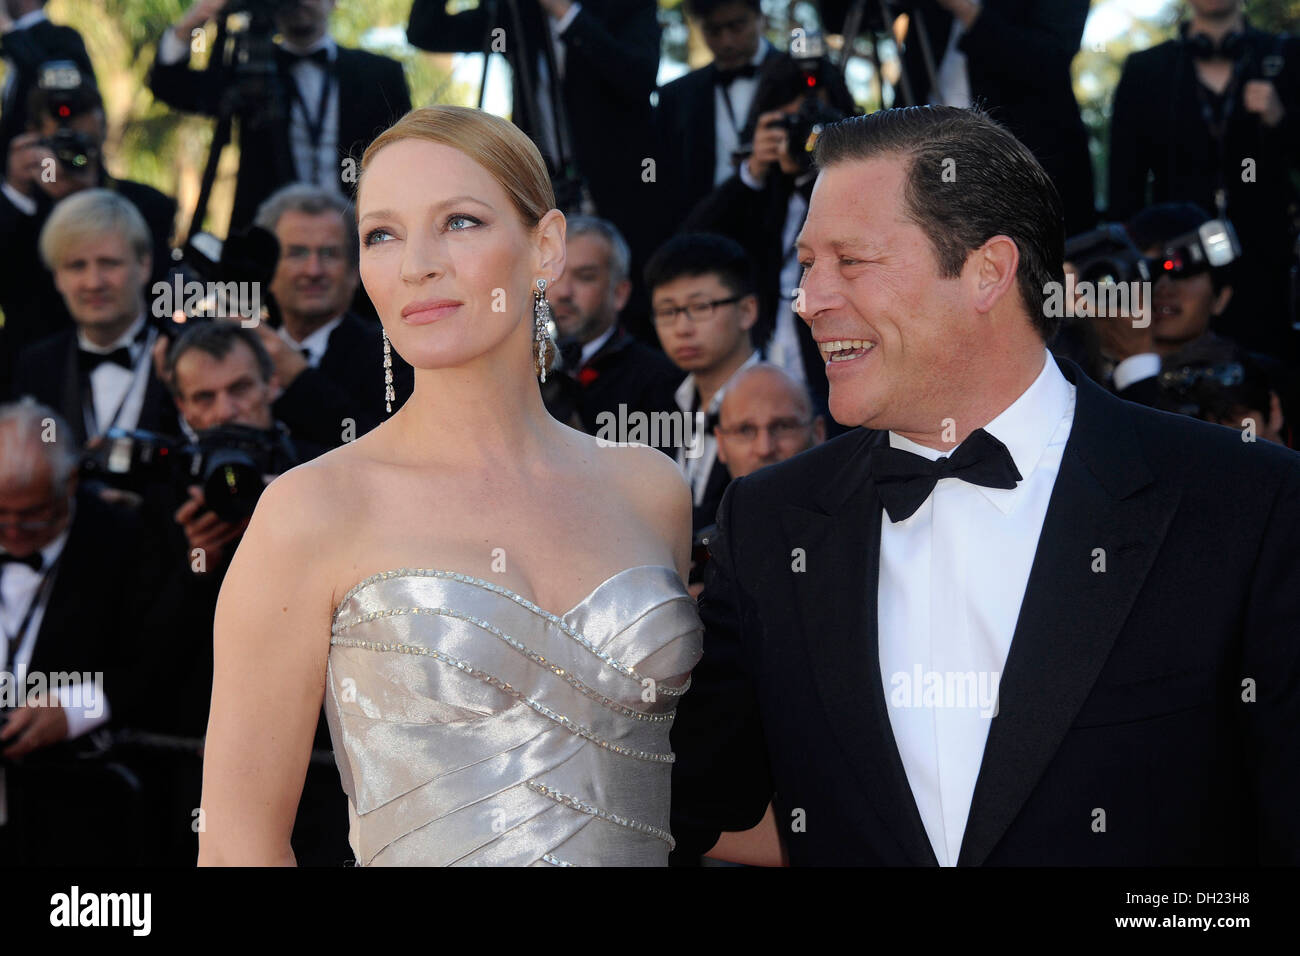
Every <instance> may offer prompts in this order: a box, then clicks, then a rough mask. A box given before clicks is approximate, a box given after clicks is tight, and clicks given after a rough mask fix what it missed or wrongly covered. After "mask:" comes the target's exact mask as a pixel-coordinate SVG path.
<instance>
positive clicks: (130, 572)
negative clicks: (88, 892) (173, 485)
mask: <svg viewBox="0 0 1300 956" xmlns="http://www.w3.org/2000/svg"><path fill="white" fill-rule="evenodd" d="M51 435H53V436H54V440H52V441H51V440H50V436H51ZM77 466H78V451H77V446H76V443H75V442H74V440H73V438H72V429H71V428H70V427H69V425H68V423H67V422H66V421H64V419H63V418H62V416H60V415H59V414H58V412H57V411H55V410H54V409H52V408H49V407H48V406H44V405H40V404H38V403H36V402H34V401H32V400H31V399H24V400H23V401H20V402H14V403H10V404H6V405H0V545H3V551H0V599H2V600H0V625H2V627H0V629H2V630H3V632H4V638H5V639H4V640H3V641H0V672H3V673H4V674H5V676H6V678H7V679H8V680H10V681H14V682H15V687H16V688H17V689H18V690H19V691H20V692H21V693H20V696H19V701H20V702H19V704H18V705H17V706H10V705H9V704H8V703H6V705H4V706H5V709H4V711H3V713H0V727H2V729H0V786H3V787H4V791H5V796H6V798H7V812H6V814H5V818H3V819H0V862H3V863H5V864H9V865H26V866H30V865H42V864H49V863H50V862H52V861H57V862H59V863H60V864H74V863H75V864H93V865H107V864H112V865H119V866H120V865H123V864H132V863H141V862H146V860H144V859H142V858H141V857H142V856H145V855H147V854H148V853H149V850H150V843H149V840H148V839H145V838H144V836H145V834H144V831H142V830H141V829H139V828H138V826H137V827H133V824H137V825H138V824H140V823H141V817H140V816H139V815H138V814H139V806H140V804H139V799H140V792H139V790H138V787H137V785H136V783H135V778H134V775H133V773H131V772H129V771H127V770H125V769H124V768H123V767H122V766H120V765H119V764H118V763H117V758H116V757H114V758H113V759H112V760H111V761H110V760H106V759H104V758H103V755H102V753H101V750H102V743H101V741H100V740H99V739H98V738H99V737H100V736H101V735H100V734H97V733H95V734H92V732H94V731H96V730H98V729H99V728H101V727H103V728H107V729H116V728H119V727H123V726H136V725H137V724H139V723H142V722H143V723H148V722H149V721H150V720H152V719H156V717H157V715H158V712H159V711H160V710H161V709H163V708H164V707H165V706H166V704H165V702H164V701H163V698H162V694H161V693H160V688H164V687H165V683H166V681H167V680H168V679H169V678H170V675H169V674H165V673H164V669H165V667H167V666H170V665H171V664H172V663H174V658H173V656H172V654H171V652H170V651H169V650H165V649H168V648H171V647H172V646H173V639H174V638H175V636H176V628H177V624H178V622H179V620H180V617H179V614H178V608H177V605H176V602H175V600H174V596H175V594H176V587H175V580H176V578H177V575H176V574H175V572H174V569H172V568H169V567H168V566H167V564H166V562H165V560H164V556H165V549H164V548H163V547H161V546H160V541H159V539H158V538H157V537H156V536H155V535H153V534H152V533H151V532H150V531H149V530H148V527H149V526H147V525H146V524H144V523H143V522H142V521H141V520H140V518H139V516H138V515H137V514H135V513H134V512H133V511H131V510H130V509H127V508H124V507H122V506H120V505H116V504H111V503H109V502H107V501H104V500H102V499H101V498H100V497H99V496H98V495H96V494H93V493H89V492H88V490H87V489H86V488H85V487H84V484H83V483H82V482H80V481H79V474H78V468H77ZM106 555H111V559H106ZM60 674H68V675H72V676H76V677H79V678H80V680H78V681H76V682H68V681H66V680H62V678H61V677H60V676H59V675H60ZM34 678H43V680H44V683H45V684H46V685H47V691H48V693H46V694H45V695H44V696H43V697H40V696H38V698H36V699H33V698H32V697H31V696H30V695H29V691H30V692H31V693H38V692H37V691H36V690H34V687H35V686H36V683H35V682H34V680H33V679H34ZM56 683H57V685H58V687H57V691H56V690H55V685H56ZM23 697H26V702H25V703H24V702H23Z"/></svg>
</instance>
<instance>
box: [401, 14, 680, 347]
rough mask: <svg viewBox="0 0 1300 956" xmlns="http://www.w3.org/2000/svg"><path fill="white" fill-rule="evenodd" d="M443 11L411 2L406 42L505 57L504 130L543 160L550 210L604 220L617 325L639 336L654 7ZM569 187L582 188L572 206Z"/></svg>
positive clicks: (649, 202)
mask: <svg viewBox="0 0 1300 956" xmlns="http://www.w3.org/2000/svg"><path fill="white" fill-rule="evenodd" d="M446 6H447V4H446V2H445V0H415V2H414V3H413V4H412V5H411V20H410V23H409V25H408V26H407V28H406V35H407V39H409V40H410V42H411V43H412V45H414V46H417V47H419V48H420V49H422V50H430V51H432V52H435V53H453V52H462V53H477V52H481V51H484V50H485V49H486V50H488V51H490V52H504V53H505V55H506V57H507V58H508V59H509V61H510V67H511V74H512V76H513V84H514V85H513V97H512V105H511V111H510V115H511V119H512V120H513V121H514V123H515V125H516V126H518V127H519V128H520V129H522V130H523V131H524V132H525V133H527V134H528V135H529V136H530V137H532V140H533V142H535V143H536V144H537V148H538V149H539V150H541V153H542V155H543V156H544V157H545V159H546V161H547V164H548V166H549V168H550V170H551V174H552V178H553V179H554V180H555V181H556V183H557V196H556V201H557V203H558V204H559V207H560V208H561V209H563V210H564V211H565V212H578V211H581V212H583V213H588V214H591V213H594V214H595V215H598V216H600V217H602V218H604V219H608V220H610V221H611V222H613V223H614V224H615V225H617V226H618V228H619V231H620V232H622V233H623V236H624V237H625V238H626V239H627V242H628V245H629V246H630V248H631V250H632V276H633V282H632V285H633V298H632V300H631V301H630V303H629V312H630V313H631V314H630V315H628V316H625V319H628V320H630V323H631V324H630V326H629V328H630V329H631V330H632V331H633V332H634V333H635V334H638V335H642V334H644V336H646V337H648V336H649V332H650V330H649V321H648V317H647V316H646V315H645V306H644V304H643V301H642V296H641V290H640V289H639V287H638V286H639V281H638V280H639V277H640V272H641V268H642V266H643V265H644V263H645V261H646V258H647V257H648V255H649V253H650V250H652V249H653V248H654V247H655V244H656V242H657V240H658V236H657V235H656V233H655V230H654V228H653V226H652V224H651V223H650V216H651V215H653V212H654V210H655V209H656V208H657V206H656V205H655V203H656V202H658V201H659V199H658V196H659V194H658V191H657V190H656V188H655V184H654V182H653V181H650V182H647V181H646V179H644V178H643V176H644V174H645V170H646V167H645V161H646V159H647V158H649V157H651V156H652V155H653V147H652V143H651V135H650V118H651V112H650V109H651V108H650V94H651V93H652V92H654V88H655V77H656V74H657V73H658V70H659V35H660V32H661V31H660V28H659V18H658V6H657V4H656V3H655V0H481V2H480V3H479V5H478V6H476V7H473V8H471V9H466V10H461V11H460V12H458V13H448V12H447V9H446ZM515 10H517V11H518V21H516V19H515V16H514V13H513V11H515ZM493 31H496V32H493ZM500 31H504V33H502V32H500ZM498 39H500V43H498V42H497V41H498ZM556 92H558V93H559V96H558V101H557V97H555V96H554V94H555V93H556ZM530 93H531V95H530ZM557 119H558V123H557ZM575 179H580V180H581V181H582V184H583V187H584V195H583V197H582V200H581V201H579V199H578V196H577V195H576V194H575V190H574V188H573V183H574V181H575ZM587 200H589V202H588V201H587Z"/></svg>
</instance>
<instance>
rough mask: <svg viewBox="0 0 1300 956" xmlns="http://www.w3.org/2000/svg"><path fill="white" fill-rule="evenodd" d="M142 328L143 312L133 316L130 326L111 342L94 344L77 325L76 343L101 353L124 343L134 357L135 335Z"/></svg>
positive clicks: (89, 350)
mask: <svg viewBox="0 0 1300 956" xmlns="http://www.w3.org/2000/svg"><path fill="white" fill-rule="evenodd" d="M142 328H144V314H143V313H141V314H140V315H137V316H136V317H135V321H134V322H132V323H131V326H130V328H128V329H127V330H126V331H125V332H123V333H122V334H121V335H120V336H118V337H117V339H116V340H115V341H114V342H112V343H111V344H110V345H96V344H95V343H94V342H92V341H90V339H88V338H86V333H85V332H83V331H82V330H81V328H80V327H78V328H77V344H78V345H80V346H81V347H82V348H83V349H85V350H86V351H87V352H99V353H100V354H101V355H107V354H108V353H109V352H111V351H113V350H114V349H116V348H120V347H121V346H123V345H125V346H126V347H127V348H128V349H130V351H131V357H132V358H135V357H136V354H137V353H136V350H135V344H136V343H135V337H136V335H138V334H139V332H140V330H141V329H142Z"/></svg>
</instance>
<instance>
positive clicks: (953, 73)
mask: <svg viewBox="0 0 1300 956" xmlns="http://www.w3.org/2000/svg"><path fill="white" fill-rule="evenodd" d="M973 2H974V4H975V5H976V6H979V5H980V0H973ZM965 32H966V27H965V25H964V24H963V23H962V22H961V21H960V20H958V19H957V18H956V17H953V19H952V32H951V33H949V34H948V47H947V49H945V50H944V52H943V58H942V59H941V60H940V61H939V63H938V65H937V66H936V67H935V73H936V76H935V83H936V88H935V89H933V90H931V91H930V102H931V103H935V104H938V105H946V106H958V107H960V108H962V109H964V110H967V109H970V106H971V93H970V73H969V72H968V71H967V69H966V54H965V53H962V52H961V50H959V49H957V41H958V40H960V39H961V38H962V36H963V35H964V34H965Z"/></svg>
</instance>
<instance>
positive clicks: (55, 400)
mask: <svg viewBox="0 0 1300 956" xmlns="http://www.w3.org/2000/svg"><path fill="white" fill-rule="evenodd" d="M145 362H146V364H147V366H148V369H149V372H148V374H149V381H148V383H147V384H146V385H145V392H144V402H143V404H142V405H141V406H140V418H139V421H138V422H137V423H136V426H135V427H136V428H137V429H140V430H143V431H150V432H158V433H161V434H163V435H171V436H173V437H178V436H179V435H180V416H179V415H178V413H177V411H176V403H175V401H174V400H173V399H172V396H171V392H169V391H168V390H167V386H166V385H164V384H163V381H162V379H160V378H159V377H158V376H157V374H155V372H154V367H153V359H152V358H150V357H149V356H147V355H146V356H145ZM90 388H91V384H90V379H89V377H88V376H83V375H82V374H81V372H80V369H79V366H78V360H77V331H76V329H75V328H71V329H64V330H63V331H62V332H59V333H57V334H55V335H52V336H50V337H48V338H45V339H42V340H41V341H40V342H37V343H36V344H35V345H31V346H28V347H27V348H26V349H24V350H23V352H22V353H21V354H20V355H19V356H18V364H17V370H16V372H15V375H14V383H13V393H14V395H15V396H18V395H31V396H33V397H34V398H35V399H36V400H37V401H38V402H41V403H42V404H44V405H48V406H49V407H50V408H52V409H54V410H55V411H56V412H58V413H59V414H60V415H62V416H63V417H64V419H66V420H67V422H68V425H69V426H70V427H71V428H72V432H73V435H74V437H75V438H76V441H77V447H79V448H80V447H83V446H84V445H85V444H86V440H87V438H88V437H89V436H88V435H87V433H86V424H85V415H84V412H83V403H84V402H86V401H88V400H89V398H90V395H91V392H90ZM104 424H105V423H101V427H103V425H104Z"/></svg>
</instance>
